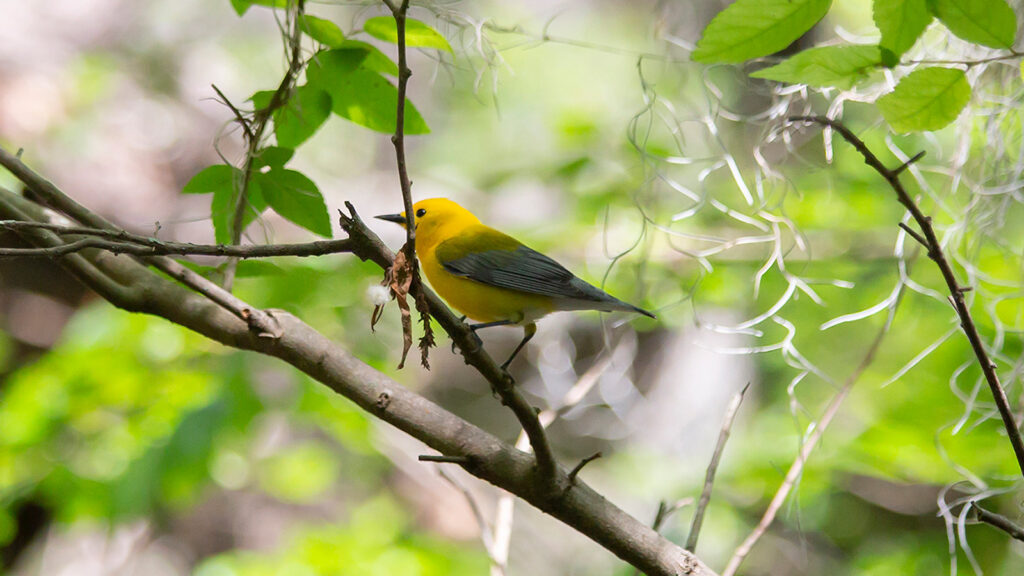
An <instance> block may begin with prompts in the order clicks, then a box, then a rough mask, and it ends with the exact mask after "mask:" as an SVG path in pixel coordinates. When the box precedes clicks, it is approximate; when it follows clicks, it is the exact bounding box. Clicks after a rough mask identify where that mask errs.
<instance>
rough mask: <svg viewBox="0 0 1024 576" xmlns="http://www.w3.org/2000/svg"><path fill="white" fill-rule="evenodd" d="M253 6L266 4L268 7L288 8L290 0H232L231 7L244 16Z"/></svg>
mask: <svg viewBox="0 0 1024 576" xmlns="http://www.w3.org/2000/svg"><path fill="white" fill-rule="evenodd" d="M252 6H266V7H267V8H287V7H288V0H231V7H232V8H234V9H235V12H236V13H237V14H238V15H239V16H242V15H244V14H245V13H246V12H247V11H248V10H249V8H251V7H252Z"/></svg>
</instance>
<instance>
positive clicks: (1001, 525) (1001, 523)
mask: <svg viewBox="0 0 1024 576" xmlns="http://www.w3.org/2000/svg"><path fill="white" fill-rule="evenodd" d="M970 506H971V508H972V509H974V511H975V513H976V514H977V517H978V520H980V521H982V522H984V523H986V524H989V525H991V526H995V527H996V528H998V529H1000V530H1002V531H1003V532H1006V533H1007V534H1009V535H1010V537H1012V538H1013V539H1015V540H1020V541H1021V542H1024V528H1022V527H1020V526H1018V525H1016V524H1014V523H1013V521H1012V520H1010V519H1009V518H1007V517H1006V516H1003V515H1002V514H996V513H995V512H989V511H988V510H986V509H984V508H982V507H981V506H978V503H977V502H973V501H972V502H971V503H970Z"/></svg>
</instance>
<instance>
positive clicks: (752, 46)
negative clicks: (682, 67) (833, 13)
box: [691, 0, 832, 62]
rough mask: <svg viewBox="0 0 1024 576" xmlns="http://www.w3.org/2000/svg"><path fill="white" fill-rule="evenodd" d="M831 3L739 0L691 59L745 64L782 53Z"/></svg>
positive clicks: (709, 29)
mask: <svg viewBox="0 0 1024 576" xmlns="http://www.w3.org/2000/svg"><path fill="white" fill-rule="evenodd" d="M831 4H832V0H736V2H733V3H732V4H730V5H729V7H728V8H726V9H725V10H723V11H722V12H720V13H719V14H718V15H717V16H715V17H714V19H712V20H711V23H710V24H708V25H707V27H706V28H704V34H703V36H702V37H701V39H700V41H698V42H697V49H696V50H694V51H693V54H692V56H691V57H692V58H693V59H694V60H695V61H697V62H743V61H744V60H749V59H751V58H758V57H760V56H767V55H769V54H774V53H775V52H778V51H779V50H782V49H784V48H786V47H787V46H789V45H790V44H792V43H793V41H795V40H796V39H797V38H799V37H800V36H803V34H804V33H805V32H807V31H808V30H810V29H811V27H812V26H814V25H815V24H817V23H818V21H819V20H821V19H822V18H823V17H824V16H825V13H827V12H828V9H829V6H831Z"/></svg>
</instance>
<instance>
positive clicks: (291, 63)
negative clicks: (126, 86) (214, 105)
mask: <svg viewBox="0 0 1024 576" xmlns="http://www.w3.org/2000/svg"><path fill="white" fill-rule="evenodd" d="M305 11H306V0H297V1H296V4H295V12H294V15H293V22H292V30H291V33H290V35H289V36H288V42H289V46H290V47H291V56H290V58H289V60H288V70H287V71H286V72H285V74H284V78H282V79H281V83H280V84H278V86H277V90H275V91H274V94H273V96H271V97H270V103H269V104H267V107H266V108H261V109H259V110H256V112H255V114H254V117H253V120H252V122H251V123H248V122H246V121H245V119H244V118H242V117H241V115H240V114H239V113H238V109H237V108H235V106H234V105H232V104H231V102H230V101H228V99H227V97H226V96H224V94H222V93H221V92H220V91H219V90H217V93H218V94H219V95H220V97H221V98H222V99H224V101H225V103H227V106H228V107H229V108H231V110H233V111H234V112H235V116H236V117H237V118H238V122H239V123H240V124H241V125H242V128H243V130H245V135H246V153H245V166H244V167H243V168H242V181H241V183H239V186H238V197H237V198H236V200H235V212H234V214H233V215H232V218H231V244H238V243H240V242H241V241H242V232H243V231H244V230H243V228H244V227H243V226H242V223H243V222H244V221H245V211H246V210H248V209H249V186H250V184H251V183H252V176H253V171H254V170H255V169H256V159H257V156H258V155H259V150H260V144H261V143H262V141H263V134H264V133H265V132H266V130H267V126H268V125H269V123H270V118H271V116H272V115H273V113H274V111H275V110H277V109H278V108H280V107H281V106H284V104H285V103H286V102H287V101H288V97H289V95H290V94H291V91H292V86H294V84H295V80H296V78H298V76H299V71H300V70H302V15H303V14H304V13H305ZM215 89H216V88H215ZM237 265H238V261H237V260H232V261H230V262H228V265H227V266H226V267H225V269H224V288H225V289H227V290H231V285H232V284H234V281H235V269H236V267H237Z"/></svg>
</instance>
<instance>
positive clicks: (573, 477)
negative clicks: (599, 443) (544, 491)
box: [569, 452, 601, 484]
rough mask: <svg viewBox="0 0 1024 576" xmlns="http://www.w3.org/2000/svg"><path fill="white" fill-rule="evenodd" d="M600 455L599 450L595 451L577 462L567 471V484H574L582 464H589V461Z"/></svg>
mask: <svg viewBox="0 0 1024 576" xmlns="http://www.w3.org/2000/svg"><path fill="white" fill-rule="evenodd" d="M600 457H601V453H600V452H595V453H594V454H591V455H590V456H587V457H586V458H584V459H583V460H580V463H579V464H577V465H576V466H574V467H573V469H572V470H570V471H569V484H575V483H576V476H577V475H578V474H579V473H580V470H583V467H584V466H586V465H587V464H590V463H591V462H593V461H594V460H597V459H598V458H600Z"/></svg>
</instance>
